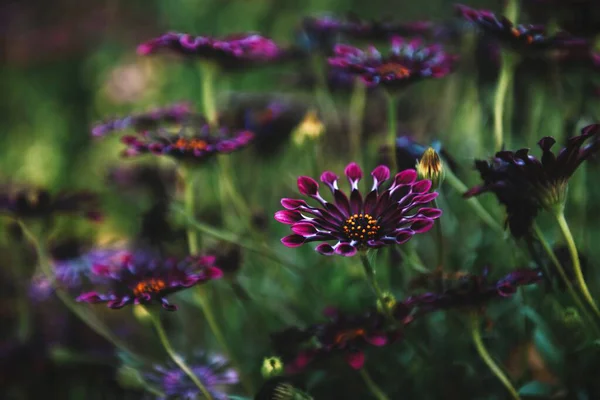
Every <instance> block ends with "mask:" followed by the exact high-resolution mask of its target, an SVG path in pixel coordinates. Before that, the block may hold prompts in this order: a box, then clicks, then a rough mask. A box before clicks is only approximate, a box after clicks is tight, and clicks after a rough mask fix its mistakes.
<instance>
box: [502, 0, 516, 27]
mask: <svg viewBox="0 0 600 400" xmlns="http://www.w3.org/2000/svg"><path fill="white" fill-rule="evenodd" d="M504 16H505V17H506V18H508V19H509V20H510V21H511V22H512V23H513V24H515V25H517V18H518V16H519V0H508V1H507V3H506V8H505V9H504Z"/></svg>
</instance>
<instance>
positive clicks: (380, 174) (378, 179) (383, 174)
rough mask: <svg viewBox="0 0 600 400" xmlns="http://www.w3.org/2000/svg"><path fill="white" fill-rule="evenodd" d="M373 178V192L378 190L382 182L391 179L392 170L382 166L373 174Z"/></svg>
mask: <svg viewBox="0 0 600 400" xmlns="http://www.w3.org/2000/svg"><path fill="white" fill-rule="evenodd" d="M371 176H372V177H373V190H375V189H377V188H378V187H379V185H380V184H381V183H382V182H385V181H387V180H388V179H390V169H389V168H388V167H386V166H385V165H380V166H378V167H377V168H375V169H374V170H373V172H371Z"/></svg>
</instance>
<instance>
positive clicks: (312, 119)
mask: <svg viewBox="0 0 600 400" xmlns="http://www.w3.org/2000/svg"><path fill="white" fill-rule="evenodd" d="M324 131H325V124H323V122H321V120H320V119H319V116H318V115H317V112H316V111H315V110H309V111H308V112H307V113H306V116H305V117H304V119H303V120H302V122H300V125H298V126H297V127H296V129H295V130H294V132H293V133H292V140H293V141H294V143H296V145H298V146H302V144H303V143H304V141H305V140H315V139H318V138H319V137H321V135H322V134H323V132H324Z"/></svg>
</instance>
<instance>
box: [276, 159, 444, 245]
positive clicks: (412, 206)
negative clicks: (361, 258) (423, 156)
mask: <svg viewBox="0 0 600 400" xmlns="http://www.w3.org/2000/svg"><path fill="white" fill-rule="evenodd" d="M344 173H345V175H346V177H347V178H348V181H349V182H350V185H351V193H350V197H349V198H348V197H347V196H346V195H345V194H344V193H343V192H342V191H341V190H339V189H338V176H337V175H336V174H334V173H333V172H330V171H325V172H323V174H322V175H321V181H322V182H323V183H324V184H325V185H326V186H327V187H328V188H329V189H330V190H331V192H332V194H333V198H334V202H333V203H330V202H328V201H327V200H325V199H324V198H323V197H322V196H321V194H320V193H319V184H318V183H317V181H315V180H314V179H312V178H310V177H308V176H301V177H299V178H298V189H299V191H300V193H302V194H303V195H305V196H308V197H310V198H312V199H314V200H316V201H318V202H319V203H320V205H321V207H312V206H309V205H308V204H307V203H306V202H305V201H304V200H296V199H287V198H285V199H282V200H281V204H282V205H283V207H285V208H286V209H285V210H282V211H277V212H276V213H275V219H276V220H277V221H279V222H281V223H283V224H287V225H291V229H292V231H293V232H294V234H293V235H289V236H286V237H284V238H283V239H281V241H282V243H283V244H285V245H286V246H288V247H298V246H301V245H303V244H304V243H308V242H315V241H318V242H324V243H321V244H320V245H318V246H317V248H316V249H315V250H316V251H318V252H319V253H321V254H324V255H332V254H338V255H343V256H353V255H355V254H356V252H357V251H358V250H366V249H368V248H379V247H383V246H385V245H388V244H402V243H406V242H407V241H408V240H410V238H412V236H413V235H415V234H418V233H423V232H427V231H428V230H429V229H431V227H432V226H433V223H434V221H435V220H436V219H437V218H439V217H440V216H441V215H442V211H441V210H438V209H437V208H429V207H424V206H423V205H427V204H428V203H429V202H431V201H432V200H433V199H435V198H436V197H437V195H438V194H437V193H435V192H433V193H429V190H430V188H431V182H430V181H428V180H421V181H417V173H416V172H415V171H414V170H412V169H410V170H405V171H402V172H400V173H398V174H397V175H396V176H395V178H394V181H393V183H392V185H391V186H390V187H389V188H388V189H386V190H385V191H383V192H381V193H379V187H380V186H381V184H383V183H384V182H385V181H387V180H388V179H389V178H390V170H389V168H388V167H386V166H383V165H380V166H379V167H377V168H375V169H374V170H373V172H371V176H372V177H373V185H372V188H371V190H370V191H369V193H368V194H367V195H366V197H365V198H364V199H363V196H362V195H361V193H360V190H359V188H358V183H359V181H360V180H361V178H362V176H363V172H362V170H361V169H360V167H359V166H358V165H357V164H356V163H350V164H348V166H347V167H346V169H345V171H344ZM305 214H306V215H305ZM307 215H310V216H307ZM328 241H337V243H336V244H335V245H333V246H332V245H330V244H329V243H327V242H328Z"/></svg>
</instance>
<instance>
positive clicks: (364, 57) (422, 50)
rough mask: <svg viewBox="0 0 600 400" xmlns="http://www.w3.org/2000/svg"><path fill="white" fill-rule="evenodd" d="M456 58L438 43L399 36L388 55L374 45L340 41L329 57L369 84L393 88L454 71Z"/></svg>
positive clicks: (331, 62) (330, 62) (333, 65)
mask: <svg viewBox="0 0 600 400" xmlns="http://www.w3.org/2000/svg"><path fill="white" fill-rule="evenodd" d="M454 60H455V57H454V56H450V55H448V54H446V53H444V51H442V49H441V47H440V46H439V45H429V46H424V45H423V42H422V40H421V39H411V40H406V39H404V38H401V37H398V36H396V37H393V38H392V39H391V51H390V54H389V55H388V56H387V57H384V56H382V55H381V53H380V52H379V51H378V50H377V49H376V48H375V47H373V46H370V47H368V48H367V50H365V51H363V50H360V49H358V48H356V47H352V46H348V45H344V44H339V45H337V46H336V47H335V49H334V56H333V57H331V58H329V65H331V66H332V67H334V68H337V69H340V70H341V71H344V72H349V73H352V74H354V75H357V76H359V77H360V78H361V79H362V80H363V81H364V82H365V84H366V85H367V86H369V87H372V86H377V85H382V86H383V87H385V88H388V89H392V88H401V87H404V86H405V85H407V84H408V83H412V82H415V81H418V80H420V79H426V78H442V77H444V76H446V75H448V74H449V73H450V72H451V70H452V66H453V64H454Z"/></svg>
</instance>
